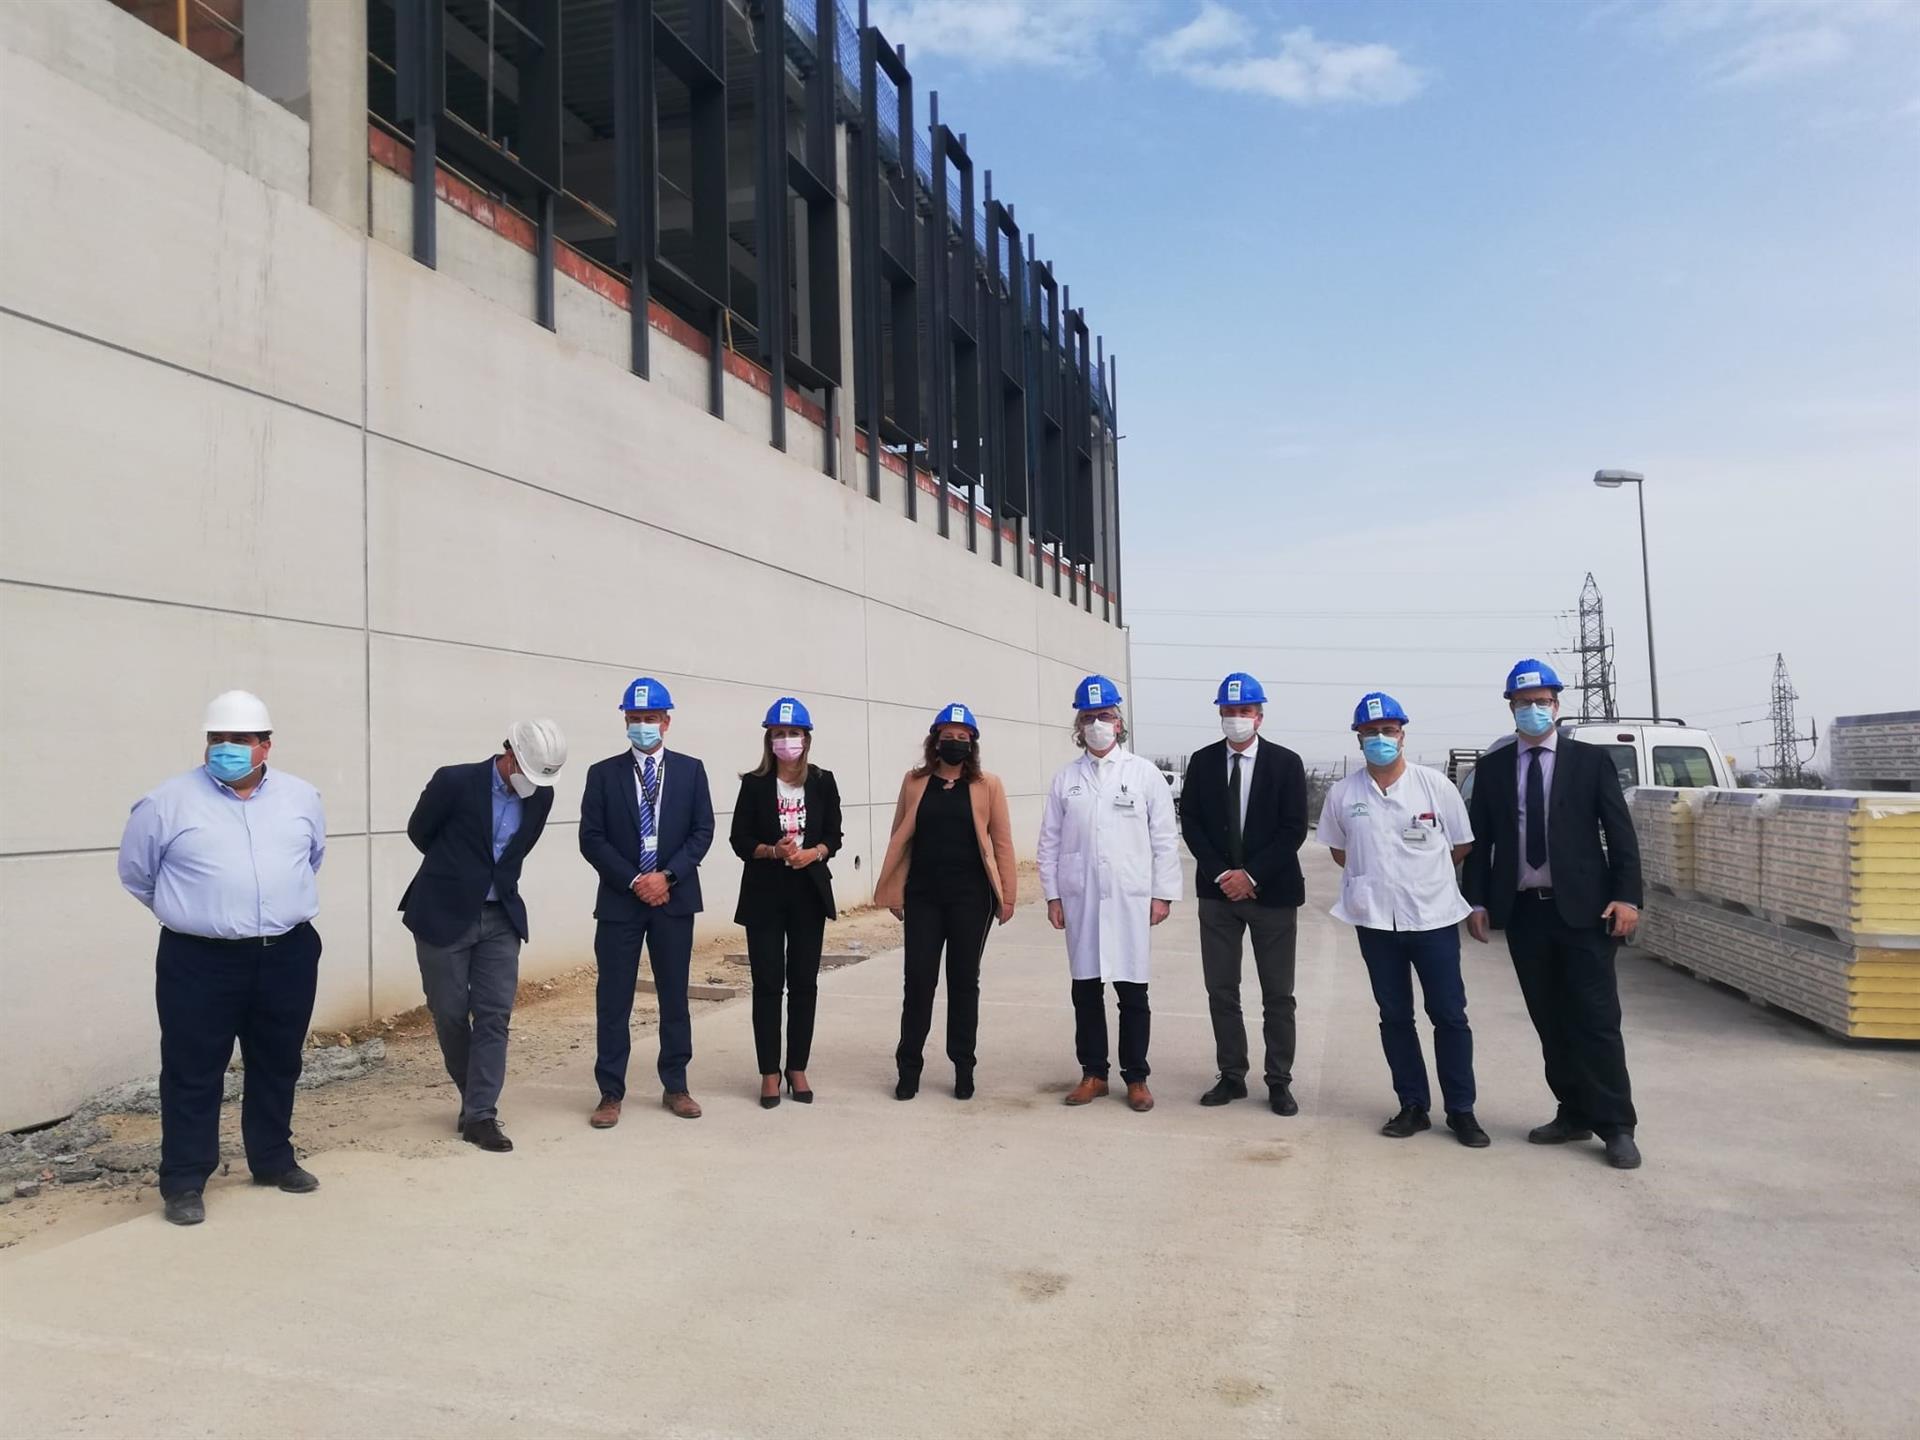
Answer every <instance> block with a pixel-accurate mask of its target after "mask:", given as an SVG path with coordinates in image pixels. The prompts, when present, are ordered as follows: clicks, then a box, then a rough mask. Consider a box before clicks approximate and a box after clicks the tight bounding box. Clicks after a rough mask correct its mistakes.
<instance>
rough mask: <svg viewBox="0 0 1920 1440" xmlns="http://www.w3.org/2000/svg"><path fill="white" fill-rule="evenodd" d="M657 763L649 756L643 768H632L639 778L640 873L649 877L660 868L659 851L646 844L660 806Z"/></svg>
mask: <svg viewBox="0 0 1920 1440" xmlns="http://www.w3.org/2000/svg"><path fill="white" fill-rule="evenodd" d="M658 765H659V762H658V761H657V760H655V759H654V757H653V756H651V755H649V756H647V758H646V762H645V768H644V769H642V768H641V766H639V765H635V766H634V767H633V768H634V770H635V772H636V773H638V774H639V776H640V873H641V874H642V875H651V874H652V873H653V872H654V871H656V870H658V869H659V868H660V851H659V848H658V847H657V846H655V845H649V844H647V841H649V840H651V839H653V837H654V833H655V821H654V812H655V810H657V809H658V808H659V805H660V771H659V769H658V768H657V767H658Z"/></svg>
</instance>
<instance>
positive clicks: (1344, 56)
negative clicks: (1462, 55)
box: [1146, 0, 1426, 106]
mask: <svg viewBox="0 0 1920 1440" xmlns="http://www.w3.org/2000/svg"><path fill="white" fill-rule="evenodd" d="M1146 58H1147V62H1148V64H1150V65H1152V66H1153V67H1154V68H1156V69H1159V70H1164V71H1170V72H1172V73H1173V74H1176V75H1180V76H1183V77H1185V78H1186V79H1188V80H1190V81H1192V82H1193V83H1194V84H1196V85H1200V86H1204V87H1206V88H1207V89H1209V90H1225V91H1230V92H1232V93H1235V94H1241V95H1265V96H1269V97H1271V98H1273V99H1275V100H1282V101H1285V102H1286V103H1287V104H1289V105H1299V106H1311V105H1398V104H1400V103H1402V102H1403V101H1406V100H1411V99H1412V98H1413V97H1414V96H1415V95H1417V94H1419V93H1420V91H1421V90H1422V89H1423V88H1424V87H1425V85H1426V76H1425V75H1424V74H1422V73H1421V72H1420V71H1419V70H1417V69H1415V68H1414V67H1413V66H1412V65H1410V64H1408V63H1407V61H1406V60H1405V59H1404V58H1402V56H1401V54H1400V52H1399V51H1398V50H1396V49H1394V48H1393V47H1392V46H1391V45H1381V44H1347V43H1345V42H1342V41H1338V40H1322V39H1320V38H1319V37H1318V36H1317V35H1315V34H1314V33H1313V31H1312V30H1310V29H1308V28H1306V27H1304V26H1302V27H1301V28H1299V29H1297V30H1290V31H1288V32H1287V33H1286V34H1284V35H1282V36H1280V37H1279V39H1278V41H1277V42H1275V43H1274V44H1272V45H1262V44H1260V43H1259V40H1258V37H1257V36H1256V34H1255V31H1254V27H1253V25H1252V24H1251V23H1249V21H1248V20H1247V19H1246V17H1245V16H1243V15H1241V14H1240V13H1239V12H1238V11H1235V10H1231V9H1229V8H1228V7H1227V6H1225V5H1222V4H1219V3H1218V0H1203V3H1202V5H1201V7H1200V10H1199V13H1198V14H1196V15H1195V16H1194V17H1193V19H1191V20H1189V21H1188V22H1187V23H1186V24H1185V25H1182V26H1181V27H1180V28H1179V29H1177V30H1173V31H1169V32H1168V33H1167V34H1165V35H1162V36H1160V37H1159V38H1158V39H1156V40H1155V41H1153V42H1152V43H1151V44H1150V45H1148V47H1147V50H1146Z"/></svg>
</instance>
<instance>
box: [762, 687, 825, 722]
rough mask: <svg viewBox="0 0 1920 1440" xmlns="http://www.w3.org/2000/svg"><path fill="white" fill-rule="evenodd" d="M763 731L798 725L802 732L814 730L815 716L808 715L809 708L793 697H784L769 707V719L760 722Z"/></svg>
mask: <svg viewBox="0 0 1920 1440" xmlns="http://www.w3.org/2000/svg"><path fill="white" fill-rule="evenodd" d="M760 724H761V727H762V728H763V729H767V730H771V729H772V728H773V727H774V726H776V725H798V726H799V727H800V728H801V729H802V730H811V729H813V716H811V715H809V714H808V713H807V707H806V706H805V705H802V704H801V703H800V702H799V701H798V700H796V699H794V698H793V696H791V695H782V696H781V697H780V698H779V699H778V700H776V701H774V702H773V704H771V705H769V706H768V707H767V718H766V719H765V720H762V721H761V722H760Z"/></svg>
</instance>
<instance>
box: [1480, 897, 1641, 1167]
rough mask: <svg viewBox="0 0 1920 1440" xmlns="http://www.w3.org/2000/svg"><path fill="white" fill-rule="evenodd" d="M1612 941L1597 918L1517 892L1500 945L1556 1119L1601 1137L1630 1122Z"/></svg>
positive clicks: (1627, 1127) (1630, 1088)
mask: <svg viewBox="0 0 1920 1440" xmlns="http://www.w3.org/2000/svg"><path fill="white" fill-rule="evenodd" d="M1619 948H1620V942H1619V941H1617V940H1615V939H1614V938H1613V937H1612V936H1610V935H1608V934H1607V932H1606V927H1605V926H1604V925H1582V926H1573V925H1569V924H1567V923H1566V921H1565V920H1563V919H1561V918H1560V912H1559V910H1557V909H1556V908H1555V907H1554V903H1553V901H1551V900H1542V899H1540V898H1538V897H1536V896H1531V895H1524V894H1523V895H1521V896H1519V897H1518V898H1517V899H1516V900H1515V901H1514V903H1513V914H1512V915H1511V916H1510V917H1509V918H1508V920H1507V950H1508V952H1509V953H1510V954H1511V955H1512V956H1513V972H1514V974H1515V975H1516V976H1518V977H1519V980H1520V993H1521V995H1522V996H1524V997H1525V998H1526V1002H1527V1014H1528V1015H1530V1016H1531V1017H1532V1018H1533V1028H1534V1030H1535V1031H1537V1032H1538V1033H1539V1036H1540V1054H1541V1057H1542V1058H1543V1059H1544V1060H1545V1062H1546V1071H1547V1088H1548V1089H1550V1090H1552V1091H1553V1098H1554V1099H1555V1100H1557V1101H1558V1102H1559V1105H1560V1116H1561V1118H1562V1119H1565V1120H1568V1121H1570V1122H1572V1123H1574V1124H1578V1125H1581V1126H1584V1127H1586V1128H1587V1129H1590V1130H1592V1131H1593V1132H1594V1133H1595V1134H1596V1135H1599V1136H1601V1137H1602V1138H1603V1139H1604V1138H1605V1137H1607V1136H1609V1135H1613V1134H1616V1133H1617V1132H1619V1131H1621V1130H1630V1129H1632V1128H1633V1126H1634V1124H1635V1119H1634V1111H1633V1086H1632V1082H1631V1081H1629V1080H1628V1078H1627V1050H1626V1045H1625V1042H1623V1041H1622V1040H1621V1038H1620V986H1619V981H1618V979H1617V977H1616V976H1615V974H1614V968H1613V960H1614V954H1615V952H1616V951H1617V950H1619Z"/></svg>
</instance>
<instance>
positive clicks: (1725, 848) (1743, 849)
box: [1693, 790, 1780, 915]
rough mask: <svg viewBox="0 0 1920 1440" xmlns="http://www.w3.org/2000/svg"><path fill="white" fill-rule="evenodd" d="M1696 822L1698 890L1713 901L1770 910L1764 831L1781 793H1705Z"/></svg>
mask: <svg viewBox="0 0 1920 1440" xmlns="http://www.w3.org/2000/svg"><path fill="white" fill-rule="evenodd" d="M1700 793H1701V796H1702V799H1701V802H1700V810H1699V813H1698V814H1697V815H1696V816H1695V817H1694V822H1693V882H1694V883H1693V888H1694V890H1696V891H1697V892H1698V893H1699V894H1700V895H1702V896H1704V897H1705V898H1707V899H1709V900H1719V901H1722V902H1724V903H1726V904H1729V905H1739V906H1741V907H1743V908H1745V909H1746V910H1749V911H1751V912H1752V913H1754V914H1756V915H1758V914H1761V913H1762V912H1763V911H1764V909H1765V905H1764V886H1763V884H1762V860H1761V845H1760V828H1761V825H1762V824H1763V823H1764V821H1765V820H1766V817H1767V816H1769V815H1771V814H1772V813H1773V812H1774V810H1775V809H1777V808H1778V807H1779V804H1780V792H1779V791H1777V790H1703V791H1701V792H1700Z"/></svg>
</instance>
